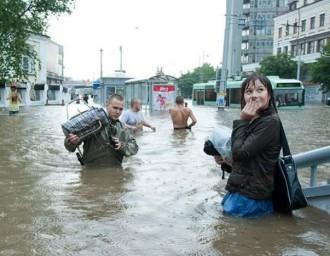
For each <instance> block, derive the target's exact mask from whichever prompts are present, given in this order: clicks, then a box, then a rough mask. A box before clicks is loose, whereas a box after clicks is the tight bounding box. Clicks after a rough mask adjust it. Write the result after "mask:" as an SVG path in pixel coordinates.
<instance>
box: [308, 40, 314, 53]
mask: <svg viewBox="0 0 330 256" xmlns="http://www.w3.org/2000/svg"><path fill="white" fill-rule="evenodd" d="M314 45H315V42H314V41H312V42H308V43H307V54H310V53H313V52H314V51H315V47H314Z"/></svg>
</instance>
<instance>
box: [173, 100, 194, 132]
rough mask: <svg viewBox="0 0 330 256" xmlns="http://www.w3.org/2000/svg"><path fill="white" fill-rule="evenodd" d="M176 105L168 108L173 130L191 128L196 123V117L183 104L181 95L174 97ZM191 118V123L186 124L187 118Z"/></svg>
mask: <svg viewBox="0 0 330 256" xmlns="http://www.w3.org/2000/svg"><path fill="white" fill-rule="evenodd" d="M175 103H176V106H175V107H174V108H171V109H170V110H169V112H170V115H171V118H172V122H173V128H174V130H179V129H191V127H193V126H194V125H195V124H196V123H197V119H196V117H195V115H194V113H193V112H192V110H191V109H190V108H187V107H185V106H184V99H183V97H182V96H178V97H176V99H175ZM189 118H190V119H191V121H192V122H191V123H190V124H189V125H188V119H189Z"/></svg>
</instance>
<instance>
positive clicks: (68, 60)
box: [48, 0, 226, 79]
mask: <svg viewBox="0 0 330 256" xmlns="http://www.w3.org/2000/svg"><path fill="white" fill-rule="evenodd" d="M225 2H226V1H225V0H93V1H91V0H75V8H74V9H73V12H72V14H71V15H64V16H61V17H59V18H56V19H55V18H52V19H51V20H50V27H49V29H48V35H49V36H51V38H52V40H54V41H55V42H57V43H59V44H62V45H63V46H64V65H65V70H64V73H65V76H68V77H72V78H74V79H96V78H98V77H99V74H100V48H102V49H103V50H104V51H103V74H104V75H106V74H111V73H113V71H114V70H115V69H118V68H119V46H120V45H122V46H123V65H124V69H125V70H126V72H127V74H128V75H129V76H131V77H144V76H148V75H153V74H155V72H156V69H157V66H162V67H163V71H164V72H165V73H166V74H170V75H174V76H179V75H180V73H184V72H186V71H188V70H192V69H193V68H195V67H196V66H198V65H199V64H200V63H201V62H202V61H203V59H204V61H205V62H208V63H211V64H212V65H214V66H217V65H219V63H220V62H221V61H222V46H223V37H224V27H225V5H226V4H225ZM203 53H204V54H203Z"/></svg>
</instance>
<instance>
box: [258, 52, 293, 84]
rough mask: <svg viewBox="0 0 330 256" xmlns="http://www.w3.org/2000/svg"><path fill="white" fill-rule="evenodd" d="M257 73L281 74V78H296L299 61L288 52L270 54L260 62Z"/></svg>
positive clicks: (266, 74) (267, 74)
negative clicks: (293, 58) (294, 59)
mask: <svg viewBox="0 0 330 256" xmlns="http://www.w3.org/2000/svg"><path fill="white" fill-rule="evenodd" d="M257 73H259V74H262V75H265V76H279V77H281V78H296V74H297V63H296V62H295V61H293V60H292V57H291V56H290V55H287V54H278V55H273V56H269V57H267V58H265V59H263V60H262V61H261V62H260V68H259V69H258V70H257Z"/></svg>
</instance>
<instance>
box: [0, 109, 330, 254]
mask: <svg viewBox="0 0 330 256" xmlns="http://www.w3.org/2000/svg"><path fill="white" fill-rule="evenodd" d="M194 111H195V114H196V116H197V118H198V120H199V122H198V124H197V127H196V128H195V129H194V130H193V131H192V132H185V131H181V132H177V133H174V132H173V131H172V130H171V125H170V122H169V119H168V116H167V115H166V114H156V113H155V114H152V115H151V116H149V117H148V118H149V120H151V122H152V123H153V124H155V126H156V127H157V132H156V133H152V132H147V131H146V132H145V133H144V134H143V135H142V136H139V137H138V138H137V140H138V143H139V145H140V151H139V153H138V155H136V156H134V157H132V158H130V159H128V161H127V162H126V163H125V164H124V165H123V167H122V168H119V169H118V168H117V169H115V168H110V167H109V168H105V167H99V168H93V169H91V168H89V169H88V168H86V167H84V168H83V167H81V166H80V165H79V163H78V161H77V160H76V158H75V155H74V154H69V153H68V152H66V151H65V149H64V147H63V134H62V131H61V129H60V123H61V122H63V121H65V119H66V114H65V108H64V107H61V106H48V107H31V108H26V109H24V110H23V112H25V114H23V115H21V116H17V117H9V116H6V115H4V114H1V115H0V255H329V252H330V228H329V227H330V224H329V223H330V216H329V215H327V214H325V213H323V212H321V211H319V210H317V209H314V208H307V209H304V210H301V211H296V212H295V213H294V216H292V217H288V216H282V215H274V216H270V217H267V218H264V219H260V220H242V219H236V218H230V217H228V216H224V215H223V214H222V212H221V208H220V201H221V198H222V196H223V194H224V193H225V191H224V186H225V182H226V181H225V180H221V172H220V170H219V168H218V167H217V166H216V165H215V163H214V162H213V160H212V158H211V157H209V156H207V155H205V154H204V153H203V152H202V147H203V141H204V139H205V137H206V136H207V135H208V134H209V133H210V132H211V130H212V128H213V127H215V126H217V125H219V124H226V125H229V126H230V125H231V122H232V120H233V119H234V118H236V117H237V116H238V110H228V111H224V112H217V111H216V110H215V109H214V108H208V107H195V108H194ZM280 114H281V117H282V119H283V122H284V125H285V127H287V128H288V129H287V133H288V137H289V140H290V142H291V144H292V151H293V152H294V153H298V152H301V151H306V150H311V149H314V148H317V147H321V146H326V145H329V144H330V127H329V123H330V108H322V107H313V108H306V109H305V110H303V111H286V112H284V111H283V112H281V113H280ZM329 173H330V169H329V168H328V167H327V166H323V168H321V173H320V177H321V178H320V180H319V182H322V180H323V179H326V178H329V176H330V175H329ZM302 175H303V176H302V181H303V183H307V182H308V172H303V173H302ZM218 191H220V194H219V193H218Z"/></svg>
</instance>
